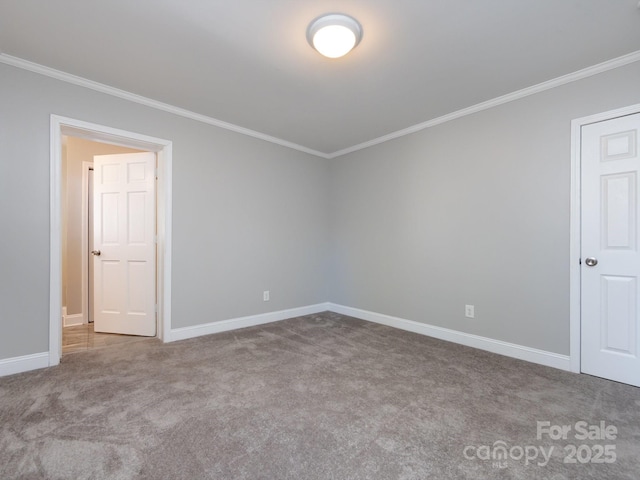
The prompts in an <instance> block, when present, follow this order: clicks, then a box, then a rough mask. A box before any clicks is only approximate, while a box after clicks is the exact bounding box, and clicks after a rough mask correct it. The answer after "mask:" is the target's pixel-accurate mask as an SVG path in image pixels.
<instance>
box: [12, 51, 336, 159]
mask: <svg viewBox="0 0 640 480" xmlns="http://www.w3.org/2000/svg"><path fill="white" fill-rule="evenodd" d="M0 63H4V64H7V65H11V66H13V67H17V68H21V69H23V70H28V71H30V72H34V73H38V74H40V75H45V76H47V77H51V78H55V79H56V80H61V81H63V82H67V83H71V84H73V85H78V86H81V87H85V88H89V89H91V90H95V91H96V92H100V93H105V94H107V95H111V96H113V97H118V98H121V99H123V100H128V101H130V102H134V103H138V104H140V105H144V106H147V107H151V108H155V109H156V110H162V111H163V112H168V113H172V114H174V115H178V116H180V117H184V118H188V119H190V120H195V121H197V122H202V123H206V124H208V125H213V126H215V127H219V128H223V129H225V130H230V131H232V132H236V133H239V134H241V135H246V136H248V137H253V138H257V139H259V140H264V141H265V142H269V143H274V144H276V145H280V146H283V147H287V148H291V149H293V150H298V151H300V152H304V153H308V154H310V155H315V156H317V157H321V158H329V156H328V154H326V153H323V152H319V151H317V150H313V149H311V148H307V147H305V146H302V145H298V144H296V143H292V142H288V141H286V140H282V139H280V138H277V137H272V136H271V135H267V134H265V133H260V132H256V131H255V130H251V129H248V128H244V127H241V126H239V125H235V124H233V123H229V122H225V121H222V120H218V119H217V118H213V117H209V116H207V115H202V114H200V113H196V112H192V111H191V110H187V109H185V108H180V107H176V106H174V105H169V104H168V103H163V102H159V101H157V100H153V99H151V98H147V97H143V96H142V95H137V94H135V93H131V92H127V91H126V90H121V89H119V88H115V87H111V86H109V85H105V84H103V83H99V82H95V81H93V80H89V79H86V78H83V77H79V76H77V75H72V74H70V73H66V72H63V71H61V70H56V69H54V68H50V67H46V66H44V65H40V64H38V63H34V62H30V61H28V60H24V59H22V58H18V57H13V56H11V55H7V54H5V53H0Z"/></svg>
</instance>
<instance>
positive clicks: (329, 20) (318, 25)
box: [307, 13, 362, 58]
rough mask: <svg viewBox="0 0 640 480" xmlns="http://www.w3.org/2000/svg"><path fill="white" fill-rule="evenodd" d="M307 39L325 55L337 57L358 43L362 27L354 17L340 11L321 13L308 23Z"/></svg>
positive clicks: (360, 38)
mask: <svg viewBox="0 0 640 480" xmlns="http://www.w3.org/2000/svg"><path fill="white" fill-rule="evenodd" d="M307 40H308V41H309V44H310V45H311V46H312V47H313V48H315V49H316V50H317V51H318V52H319V53H321V54H322V55H324V56H325V57H329V58H339V57H342V56H344V55H346V54H347V53H349V52H350V51H351V50H353V48H354V47H355V46H356V45H358V43H360V40H362V27H361V26H360V24H359V23H358V21H357V20H356V19H355V18H353V17H350V16H348V15H344V14H342V13H331V14H328V15H322V16H321V17H318V18H316V19H315V20H314V21H313V22H311V23H310V24H309V28H308V29H307Z"/></svg>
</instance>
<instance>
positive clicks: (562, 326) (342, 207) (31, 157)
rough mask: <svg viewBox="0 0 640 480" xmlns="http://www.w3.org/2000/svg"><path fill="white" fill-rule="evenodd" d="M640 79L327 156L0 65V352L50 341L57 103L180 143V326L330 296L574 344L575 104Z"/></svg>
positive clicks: (628, 70)
mask: <svg viewBox="0 0 640 480" xmlns="http://www.w3.org/2000/svg"><path fill="white" fill-rule="evenodd" d="M638 84H640V64H639V63H636V64H632V65H629V66H626V67H622V68H619V69H617V70H615V71H610V72H607V73H604V74H600V75H597V76H594V77H591V78H588V79H585V80H581V81H579V82H575V83H572V84H569V85H565V86H562V87H559V88H556V89H553V90H551V91H547V92H544V93H541V94H537V95H534V96H530V97H527V98H525V99H522V100H518V101H516V102H512V103H509V104H506V105H502V106H499V107H496V108H493V109H490V110H487V111H484V112H480V113H477V114H474V115H471V116H468V117H464V118H461V119H458V120H455V121H452V122H449V123H447V124H444V125H440V126H437V127H433V128H430V129H428V130H425V131H422V132H419V133H417V134H414V135H411V136H407V137H403V138H400V139H397V140H394V141H391V142H388V143H386V144H382V145H379V146H376V147H372V148H369V149H366V150H362V151H359V152H356V153H353V154H350V155H347V156H344V157H341V158H338V159H335V160H332V161H326V160H323V159H319V158H315V157H313V156H309V155H306V154H303V153H300V152H297V151H293V150H289V149H286V148H284V147H279V146H277V145H273V144H269V143H266V142H262V141H260V140H257V139H253V138H249V137H246V136H242V135H238V134H235V133H232V132H229V131H226V130H221V129H218V128H215V127H212V126H208V125H205V124H202V123H198V122H194V121H191V120H188V119H184V118H181V117H177V116H174V115H171V114H168V113H164V112H160V111H157V110H154V109H150V108H148V107H144V106H141V105H137V104H133V103H130V102H127V101H124V100H120V99H116V98H113V97H110V96H107V95H103V94H100V93H97V92H94V91H91V90H88V89H84V88H81V87H77V86H73V85H69V84H66V83H63V82H59V81H56V80H53V79H50V78H47V77H43V76H40V75H37V74H33V73H30V72H26V71H23V70H20V69H16V68H13V67H9V66H6V65H0V105H1V106H2V108H0V221H1V222H2V223H1V225H2V235H0V305H1V306H2V310H1V313H0V315H1V317H0V329H1V330H0V331H1V332H2V334H1V335H0V359H2V358H10V357H15V356H20V355H27V354H31V353H39V352H43V351H46V350H47V349H48V335H49V332H48V317H49V312H48V308H49V299H48V297H49V115H50V114H51V113H56V114H59V115H63V116H68V117H72V118H76V119H80V120H86V121H89V122H95V123H99V124H104V125H108V126H112V127H116V128H120V129H124V130H129V131H134V132H138V133H142V134H147V135H151V136H155V137H160V138H166V139H170V140H172V141H173V142H174V149H173V153H174V164H173V277H172V282H173V297H172V302H173V304H172V306H173V312H172V313H173V316H172V321H173V325H172V326H173V328H179V327H184V326H190V325H198V324H202V323H207V322H212V321H218V320H223V319H227V318H235V317H238V316H243V315H251V314H258V313H263V312H267V311H274V310H280V309H286V308H293V307H298V306H303V305H310V304H315V303H319V302H324V301H332V302H335V303H338V304H343V305H347V306H351V307H356V308H362V309H365V310H371V311H374V312H378V313H384V314H389V315H394V316H398V317H402V318H407V319H411V320H417V321H422V322H426V323H429V324H433V325H439V326H444V327H447V328H452V329H456V330H460V331H463V332H469V333H475V334H479V335H483V336H487V337H491V338H495V339H499V340H504V341H508V342H514V343H517V344H521V345H527V346H530V347H534V348H540V349H543V350H548V351H552V352H557V353H561V354H566V353H568V348H569V347H568V337H569V296H568V292H569V256H568V255H569V185H570V179H569V172H570V121H571V119H573V118H577V117H581V116H585V115H589V114H593V113H597V112H602V111H606V110H610V109H613V108H618V107H622V106H626V105H630V104H635V103H640V90H638V87H637V86H638ZM381 114H382V113H381ZM266 289H269V290H270V291H271V298H272V300H271V302H269V303H264V302H262V291H263V290H266ZM465 303H471V304H474V305H475V306H476V317H477V318H476V319H475V320H473V321H472V320H467V319H465V318H464V316H463V306H464V304H465Z"/></svg>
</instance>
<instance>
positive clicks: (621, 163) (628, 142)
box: [581, 113, 640, 386]
mask: <svg viewBox="0 0 640 480" xmlns="http://www.w3.org/2000/svg"><path fill="white" fill-rule="evenodd" d="M639 130H640V113H638V114H635V115H628V116H625V117H620V118H616V119H613V120H607V121H603V122H598V123H594V124H591V125H586V126H583V127H582V141H581V145H582V148H581V152H582V153H581V161H582V164H581V171H582V179H581V184H582V218H581V221H582V238H581V245H582V247H581V248H582V253H581V257H582V266H581V282H582V286H581V288H582V292H581V324H582V328H581V369H582V371H583V372H584V373H588V374H591V375H596V376H599V377H604V378H608V379H611V380H616V381H619V382H624V383H628V384H631V385H635V386H640V352H639V350H638V349H639V347H640V321H639V317H638V313H639V312H640V310H639V308H638V306H639V305H638V301H639V299H640V283H639V281H638V277H640V253H639V252H638V238H639V237H640V235H639V233H640V232H639V230H638V229H639V224H638V210H639V209H638V198H639V196H638V175H639V173H640V156H639V152H640V146H639V144H638V142H639V140H640V135H639V134H638V131H639Z"/></svg>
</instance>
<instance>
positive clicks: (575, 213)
mask: <svg viewBox="0 0 640 480" xmlns="http://www.w3.org/2000/svg"><path fill="white" fill-rule="evenodd" d="M634 113H640V104H636V105H631V106H629V107H624V108H618V109H616V110H610V111H608V112H602V113H597V114H595V115H589V116H588V117H582V118H576V119H575V120H572V121H571V221H570V223H571V225H570V232H569V242H570V244H569V262H570V263H569V358H570V362H571V371H572V372H576V373H580V371H581V365H580V330H581V312H580V301H581V299H580V293H581V281H580V256H581V243H580V236H581V233H582V228H581V224H580V212H581V207H582V205H581V194H582V191H581V184H580V175H581V166H580V159H581V157H582V146H581V140H582V138H581V131H582V127H583V126H584V125H589V124H590V123H596V122H602V121H605V120H611V119H613V118H618V117H623V116H625V115H632V114H634Z"/></svg>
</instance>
